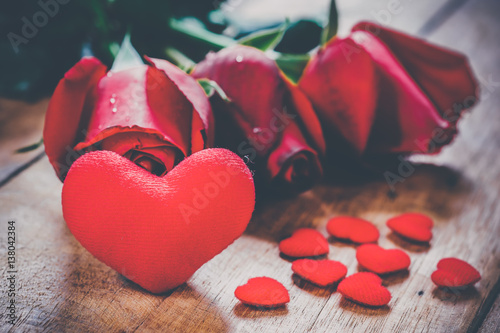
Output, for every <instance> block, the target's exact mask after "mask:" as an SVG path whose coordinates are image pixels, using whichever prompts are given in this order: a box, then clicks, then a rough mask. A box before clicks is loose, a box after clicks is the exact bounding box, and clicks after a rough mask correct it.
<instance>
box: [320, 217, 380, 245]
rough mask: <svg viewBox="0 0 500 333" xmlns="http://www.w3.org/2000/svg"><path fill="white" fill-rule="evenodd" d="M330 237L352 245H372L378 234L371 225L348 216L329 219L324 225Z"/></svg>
mask: <svg viewBox="0 0 500 333" xmlns="http://www.w3.org/2000/svg"><path fill="white" fill-rule="evenodd" d="M326 230H327V231H328V233H329V234H330V235H332V236H333V237H336V238H340V239H348V240H350V241H351V242H354V243H359V244H362V243H374V242H376V241H377V240H378V238H379V236H380V234H379V232H378V229H377V227H375V226H374V225H373V224H372V223H370V222H368V221H366V220H363V219H360V218H356V217H350V216H337V217H334V218H331V219H330V221H328V224H327V225H326Z"/></svg>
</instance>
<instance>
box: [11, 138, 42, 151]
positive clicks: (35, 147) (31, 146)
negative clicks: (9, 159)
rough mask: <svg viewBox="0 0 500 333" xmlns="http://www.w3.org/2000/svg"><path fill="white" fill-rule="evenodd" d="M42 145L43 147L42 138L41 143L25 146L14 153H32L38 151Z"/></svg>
mask: <svg viewBox="0 0 500 333" xmlns="http://www.w3.org/2000/svg"><path fill="white" fill-rule="evenodd" d="M41 145H43V138H41V139H40V141H38V142H35V143H33V144H31V145H29V146H25V147H21V148H19V149H17V150H16V151H15V152H14V153H16V154H22V153H28V152H30V151H33V150H35V149H37V148H38V147H40V146H41Z"/></svg>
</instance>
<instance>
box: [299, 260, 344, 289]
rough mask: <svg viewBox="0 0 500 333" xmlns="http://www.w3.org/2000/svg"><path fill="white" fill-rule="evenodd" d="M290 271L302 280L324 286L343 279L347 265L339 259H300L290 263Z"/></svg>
mask: <svg viewBox="0 0 500 333" xmlns="http://www.w3.org/2000/svg"><path fill="white" fill-rule="evenodd" d="M292 271H293V272H294V273H295V274H297V275H298V276H300V277H301V278H303V279H304V280H307V281H309V282H311V283H314V284H315V285H318V286H320V287H326V286H328V285H330V284H333V283H335V282H338V281H339V280H340V279H343V278H344V277H345V276H346V274H347V267H345V265H344V264H343V263H341V262H340V261H334V260H312V259H300V260H296V261H294V262H293V263H292Z"/></svg>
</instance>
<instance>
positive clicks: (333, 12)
mask: <svg viewBox="0 0 500 333" xmlns="http://www.w3.org/2000/svg"><path fill="white" fill-rule="evenodd" d="M338 28H339V14H338V12H337V5H336V4H335V0H331V2H330V14H329V15H328V24H327V25H326V27H325V29H324V30H323V35H322V36H321V45H324V44H326V43H327V42H328V41H329V40H331V39H332V38H333V37H335V36H336V35H337V31H338Z"/></svg>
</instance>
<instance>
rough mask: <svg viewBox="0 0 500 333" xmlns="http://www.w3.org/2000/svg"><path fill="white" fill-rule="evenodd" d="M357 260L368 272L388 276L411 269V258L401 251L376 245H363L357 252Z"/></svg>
mask: <svg viewBox="0 0 500 333" xmlns="http://www.w3.org/2000/svg"><path fill="white" fill-rule="evenodd" d="M356 259H357V260H358V262H359V264H360V265H361V266H363V267H364V268H366V269H367V270H369V271H371V272H374V273H377V274H387V273H392V272H397V271H401V270H403V269H408V267H410V263H411V260H410V257H409V256H408V254H406V252H404V251H402V250H399V249H391V250H386V249H384V248H382V247H380V246H378V245H376V244H364V245H361V246H360V247H359V248H358V250H357V251H356Z"/></svg>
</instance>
